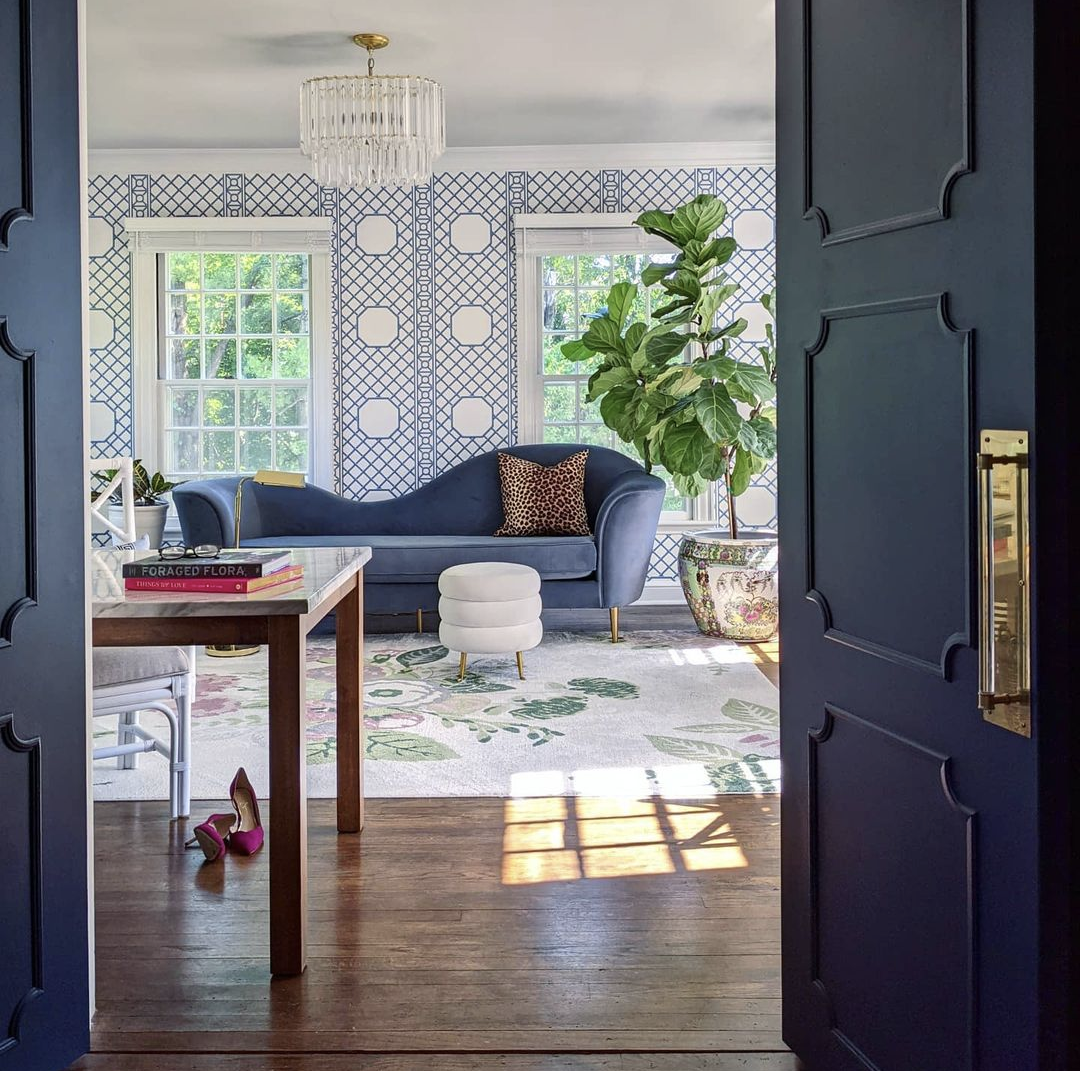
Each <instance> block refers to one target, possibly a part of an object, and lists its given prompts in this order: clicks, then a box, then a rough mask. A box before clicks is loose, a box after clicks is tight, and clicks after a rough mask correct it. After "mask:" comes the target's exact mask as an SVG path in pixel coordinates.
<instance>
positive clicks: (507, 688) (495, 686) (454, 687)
mask: <svg viewBox="0 0 1080 1071" xmlns="http://www.w3.org/2000/svg"><path fill="white" fill-rule="evenodd" d="M444 687H445V688H446V690H447V691H448V692H449V693H450V694H451V695H484V694H486V693H488V692H512V691H513V690H514V686H513V685H512V684H499V682H498V681H493V680H488V678H487V677H484V676H483V675H482V674H480V673H466V674H465V679H464V680H463V681H459V680H458V679H457V678H456V677H453V678H450V679H449V680H447V681H446V682H445V684H444Z"/></svg>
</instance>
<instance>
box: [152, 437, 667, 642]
mask: <svg viewBox="0 0 1080 1071" xmlns="http://www.w3.org/2000/svg"><path fill="white" fill-rule="evenodd" d="M581 449H585V447H582V446H580V445H577V444H564V443H545V444H542V445H537V446H518V447H512V448H510V449H509V452H510V453H512V454H516V455H517V456H518V457H523V458H526V459H528V460H529V461H536V462H539V463H540V464H542V465H553V464H556V463H557V462H559V461H562V460H563V459H564V458H566V457H568V456H569V455H570V454H573V453H576V452H577V451H578V450H581ZM588 450H589V457H588V460H587V462H586V465H585V504H586V508H587V509H588V513H589V522H590V527H591V528H592V532H593V534H592V535H591V536H542V537H541V536H535V537H533V536H530V537H496V536H494V535H492V533H493V532H494V531H495V529H496V528H498V527H499V525H500V524H501V523H502V520H503V509H502V496H501V492H500V489H499V474H498V463H497V460H496V455H497V451H494V450H493V451H491V452H490V453H487V454H482V455H480V456H479V457H475V458H471V459H470V460H468V461H464V462H462V463H461V464H460V465H457V466H455V467H454V468H452V469H450V470H449V471H448V472H445V473H443V474H442V475H441V476H439V477H437V478H436V479H434V480H432V481H431V483H429V484H426V485H425V486H424V487H421V488H419V489H418V490H416V491H413V492H411V493H409V494H406V495H402V496H401V497H400V498H395V499H388V500H385V501H379V502H357V501H353V500H351V499H347V498H342V497H340V496H339V495H335V494H333V493H332V492H330V491H326V490H324V489H322V488H320V487H315V486H312V485H307V486H305V487H303V488H294V487H271V486H269V485H264V484H257V483H249V484H247V485H246V486H245V488H244V493H243V506H242V509H241V532H240V542H241V545H242V546H250V547H265V546H270V547H273V546H329V547H339V546H370V547H371V548H372V559H371V562H370V563H369V564H368V565H367V566H366V568H365V570H364V573H365V585H364V602H365V609H366V610H367V611H368V612H369V613H376V614H378V613H403V612H415V611H417V610H434V609H435V608H436V607H437V606H438V602H439V591H438V580H439V574H440V573H441V572H442V570H443V569H446V568H447V567H449V566H451V565H458V564H460V563H462V562H477V561H507V562H520V563H521V564H523V565H530V566H532V567H533V568H534V569H536V571H537V572H538V573H539V574H540V578H541V581H542V589H541V594H542V596H543V600H544V605H545V606H548V607H563V608H575V609H576V608H585V607H605V608H607V609H609V610H612V611H614V612H613V614H612V620H613V624H615V623H616V622H617V610H618V608H619V607H620V606H626V605H627V604H628V603H631V602H634V600H635V599H637V598H638V597H639V596H640V595H641V591H642V588H643V587H644V585H645V574H646V572H647V570H648V567H649V558H650V556H651V554H652V548H653V540H654V537H655V535H656V525H657V521H658V520H659V518H660V510H661V507H662V505H663V501H664V483H663V481H662V480H660V479H658V478H657V477H655V476H650V475H648V474H647V473H646V472H645V471H644V470H643V469H642V467H641V466H640V465H639V464H638V463H637V462H636V461H634V460H633V459H631V458H628V457H626V456H624V455H623V454H620V453H618V452H617V451H615V450H608V449H605V448H604V447H596V446H592V447H588ZM236 483H237V480H236V478H235V477H230V478H223V479H218V480H200V481H194V482H190V483H185V484H183V485H181V486H180V487H178V488H177V489H176V490H175V491H174V492H173V501H174V502H175V503H176V510H177V513H178V514H179V516H180V524H181V527H182V529H183V533H184V541H185V543H187V544H188V545H189V546H190V545H194V544H198V543H216V544H218V545H219V546H231V545H232V540H233V528H234V519H233V500H234V497H235V492H236Z"/></svg>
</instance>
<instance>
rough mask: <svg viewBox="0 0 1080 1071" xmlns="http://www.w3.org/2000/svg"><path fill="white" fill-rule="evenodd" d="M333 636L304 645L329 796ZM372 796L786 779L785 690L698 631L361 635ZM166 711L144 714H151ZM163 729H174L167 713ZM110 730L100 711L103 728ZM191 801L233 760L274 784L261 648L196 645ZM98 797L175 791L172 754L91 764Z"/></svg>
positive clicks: (619, 789)
mask: <svg viewBox="0 0 1080 1071" xmlns="http://www.w3.org/2000/svg"><path fill="white" fill-rule="evenodd" d="M334 658H335V655H334V643H333V639H332V638H327V639H317V640H313V641H311V642H310V644H309V647H308V690H307V699H308V708H307V710H308V730H307V754H308V793H309V795H311V796H314V797H331V796H333V795H334V791H335V788H334V777H335V770H334V762H335V757H336V740H335V722H334V718H335V706H334V698H335V697H334V688H335V680H334V674H335V667H334ZM365 662H366V665H365V683H364V722H365V726H366V749H367V762H366V764H365V795H367V796H436V797H437V796H525V795H528V796H534V795H545V796H547V795H590V796H591V795H603V796H615V795H629V796H640V795H665V796H675V797H680V798H682V797H687V796H694V795H712V794H714V793H735V792H775V791H777V790H778V789H779V767H780V763H779V757H778V756H779V738H778V717H777V691H776V689H775V688H774V687H773V685H772V684H771V683H770V682H769V681H768V680H767V679H766V678H765V677H764V676H763V674H762V673H761V672H760V671H759V670H758V669H757V668H756V666H755V665H754V664H753V662H752V661H751V659H750V656H749V655H748V653H747V652H745V651H744V650H743V649H741V648H740V647H739V646H738V645H737V644H734V643H731V642H729V641H725V640H718V639H712V638H710V637H706V636H701V635H698V634H696V633H689V632H630V633H627V635H626V639H625V641H624V642H623V643H620V644H617V645H616V644H611V643H610V642H608V640H607V639H606V637H604V636H602V635H599V634H596V635H591V634H582V633H569V632H552V633H548V634H547V635H545V636H544V640H543V643H542V644H541V646H540V647H538V648H537V649H536V650H534V651H529V652H527V653H526V655H525V668H526V677H527V679H526V680H525V681H519V680H518V677H517V671H516V668H515V665H514V657H513V655H509V656H506V657H503V656H483V657H477V658H475V659H472V660H470V663H469V671H468V673H467V675H466V677H465V679H464V681H461V682H458V680H457V666H458V659H457V655H456V654H451V653H450V652H448V651H447V650H446V648H445V647H442V646H440V645H439V644H438V642H437V640H436V639H435V638H434V637H428V636H418V635H393V636H385V635H384V636H369V637H367V639H366V641H365ZM157 717H158V716H157V715H155V714H153V713H152V712H151V713H147V714H144V715H143V720H144V722H145V724H147V725H148V726H153V725H154V724H155V719H156V718H157ZM161 724H162V729H164V725H163V721H162V723H161ZM114 732H115V719H111V720H110V719H105V718H102V719H98V721H97V722H96V723H95V737H101V738H102V739H104V738H107V737H110V736H112V734H113V733H114ZM192 737H193V746H192V752H193V755H192V798H193V799H219V798H222V797H223V796H224V795H225V793H226V791H227V788H228V784H229V781H230V779H231V778H232V775H233V773H234V772H235V771H236V768H237V767H238V766H241V765H242V766H244V767H246V769H247V771H248V774H249V776H250V777H251V780H252V782H253V783H254V785H255V787H256V790H257V791H259V793H260V794H265V793H266V792H267V791H268V774H267V770H268V764H267V683H266V652H265V650H263V651H261V652H260V653H259V654H258V655H253V656H251V657H248V658H238V659H214V658H210V657H208V656H207V655H206V654H205V653H204V652H200V656H199V664H198V683H197V686H196V701H195V710H194V720H193V728H192ZM94 797H95V799H99V800H108V799H165V798H167V797H168V784H167V777H166V762H165V760H164V759H162V758H160V757H158V756H155V755H146V756H141V757H140V760H139V768H138V769H137V770H117V769H116V768H115V760H102V761H99V762H96V763H95V764H94Z"/></svg>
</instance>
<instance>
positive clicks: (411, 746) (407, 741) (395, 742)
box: [364, 729, 459, 762]
mask: <svg viewBox="0 0 1080 1071" xmlns="http://www.w3.org/2000/svg"><path fill="white" fill-rule="evenodd" d="M364 754H365V755H366V756H367V757H368V758H369V759H393V760H394V761H396V762H441V761H442V760H443V759H456V758H459V755H458V753H457V752H456V751H454V750H452V749H451V748H449V747H447V746H446V744H444V743H442V741H440V740H432V739H431V737H429V736H421V735H420V734H419V733H402V732H397V731H395V730H392V729H370V730H368V733H367V736H366V738H365V741H364Z"/></svg>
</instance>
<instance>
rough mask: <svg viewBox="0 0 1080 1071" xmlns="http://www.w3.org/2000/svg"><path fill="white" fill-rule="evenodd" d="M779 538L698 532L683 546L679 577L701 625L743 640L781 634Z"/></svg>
mask: <svg viewBox="0 0 1080 1071" xmlns="http://www.w3.org/2000/svg"><path fill="white" fill-rule="evenodd" d="M776 566H777V561H776V537H775V536H772V535H769V536H764V537H763V536H760V535H757V534H756V533H748V534H747V536H746V537H743V538H739V539H732V538H731V537H730V536H729V535H727V534H726V533H724V532H719V531H711V532H693V533H690V534H688V535H686V536H684V537H683V541H682V543H681V544H680V545H679V580H680V581H681V582H682V589H683V594H684V595H685V596H686V601H687V603H688V604H689V606H690V610H691V611H692V612H693V615H694V620H695V621H696V622H697V625H698V628H699V629H701V631H702V632H704V633H705V634H706V635H707V636H724V637H726V638H727V639H729V640H740V641H742V642H744V643H754V642H760V641H762V640H768V639H771V638H772V637H773V636H774V635H775V634H776V626H777V621H778V609H779V604H778V600H777V584H776Z"/></svg>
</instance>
